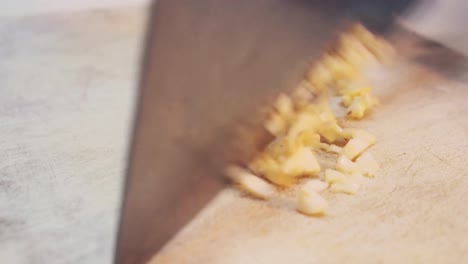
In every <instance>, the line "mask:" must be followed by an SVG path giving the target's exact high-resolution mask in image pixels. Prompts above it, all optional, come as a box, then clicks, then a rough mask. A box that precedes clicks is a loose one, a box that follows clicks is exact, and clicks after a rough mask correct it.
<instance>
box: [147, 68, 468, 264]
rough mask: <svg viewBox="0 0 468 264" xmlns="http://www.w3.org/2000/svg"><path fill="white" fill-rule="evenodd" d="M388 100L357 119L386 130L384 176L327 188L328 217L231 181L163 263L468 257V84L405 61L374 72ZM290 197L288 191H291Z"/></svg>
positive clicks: (379, 132) (379, 153) (378, 131)
mask: <svg viewBox="0 0 468 264" xmlns="http://www.w3.org/2000/svg"><path fill="white" fill-rule="evenodd" d="M373 80H374V82H375V83H376V88H377V93H378V94H379V95H380V99H381V106H380V107H379V108H378V109H377V110H376V111H375V112H374V113H373V114H372V115H371V116H370V117H369V118H368V119H366V120H364V121H362V122H358V123H356V124H353V126H358V127H363V128H366V129H368V130H369V131H371V132H372V133H373V134H375V135H376V136H377V138H378V141H377V144H376V146H375V147H373V149H372V151H373V153H374V154H375V156H376V158H377V159H378V160H379V161H380V164H381V167H382V169H381V171H380V173H379V174H378V176H377V177H376V178H375V179H373V180H370V181H368V182H366V183H365V184H364V187H363V188H362V189H361V190H360V192H359V193H358V194H357V195H356V196H348V195H344V194H325V196H326V198H327V199H328V201H329V204H330V210H329V212H328V213H327V214H326V216H324V217H321V218H309V217H306V216H304V215H301V214H298V213H297V212H296V211H295V208H294V199H288V198H280V199H278V198H275V199H274V200H273V201H272V202H269V203H268V202H262V201H258V200H252V199H250V198H247V197H245V196H243V195H241V194H239V192H237V191H235V190H232V189H228V190H225V191H224V192H222V193H221V194H219V196H218V197H217V198H216V199H215V200H213V201H212V203H211V204H210V205H209V206H208V207H207V208H206V209H205V210H204V211H202V212H201V213H200V215H199V216H198V217H197V218H196V219H195V220H194V221H193V222H192V223H191V224H190V225H188V226H187V227H186V228H185V229H184V230H182V232H181V233H179V234H178V236H177V237H176V238H175V239H174V240H173V241H171V242H170V243H169V244H168V245H167V246H166V247H165V248H164V249H163V250H162V251H161V252H160V254H158V255H156V256H155V257H154V258H153V260H152V262H151V263H152V264H159V263H179V264H181V263H210V264H214V263H223V264H231V263H232V264H234V263H242V264H254V263H255V264H263V263H265V264H267V263H268V264H272V263H307V264H308V263H462V262H463V261H464V260H466V259H468V235H467V234H468V206H467V203H468V169H467V167H466V161H467V154H468V105H467V102H468V86H467V84H466V82H464V81H463V79H454V78H451V79H450V80H449V79H447V77H446V76H442V75H438V74H435V73H434V72H432V70H429V69H426V67H424V68H422V67H420V66H419V65H415V64H412V63H407V62H405V61H397V62H396V63H395V64H394V65H393V66H389V67H388V68H387V69H386V70H385V71H383V72H380V73H377V74H375V75H374V79H373ZM286 197H288V196H286Z"/></svg>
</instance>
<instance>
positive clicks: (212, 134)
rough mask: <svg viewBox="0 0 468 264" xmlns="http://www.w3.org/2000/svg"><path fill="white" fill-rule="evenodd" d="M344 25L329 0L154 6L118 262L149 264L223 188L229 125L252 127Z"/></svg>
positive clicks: (220, 0) (174, 0) (211, 0)
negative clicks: (262, 108)
mask: <svg viewBox="0 0 468 264" xmlns="http://www.w3.org/2000/svg"><path fill="white" fill-rule="evenodd" d="M345 25H346V18H345V17H344V16H343V13H342V10H341V9H340V6H339V5H338V4H337V3H336V2H335V1H313V0H309V1H307V0H293V1H285V0H236V1H232V0H198V1H192V0H160V1H157V3H156V4H155V5H154V6H153V8H152V14H151V19H150V22H149V34H148V38H147V44H146V52H145V54H144V63H143V69H142V76H141V83H140V92H139V104H138V108H137V114H136V119H135V128H134V132H133V141H132V146H131V151H130V157H129V168H128V173H127V179H126V182H125V191H124V201H123V206H122V212H121V220H120V229H119V234H118V242H117V246H116V254H115V263H119V264H123V263H144V262H145V261H147V260H148V258H149V257H150V256H151V255H152V254H154V253H155V252H157V251H158V250H159V249H160V248H161V247H162V246H163V245H164V244H165V243H166V242H167V241H168V240H169V239H171V237H172V236H173V235H174V234H175V233H176V232H177V231H178V230H179V229H180V228H181V227H182V226H183V225H185V224H186V223H187V222H188V221H189V220H190V219H191V218H192V217H193V216H194V215H195V214H196V213H197V212H198V211H199V210H200V209H201V208H202V207H203V206H204V205H205V204H206V202H208V201H209V200H210V199H211V198H212V197H213V196H214V195H215V194H216V193H217V192H218V191H219V190H220V189H221V188H222V187H223V185H224V184H223V180H222V177H221V176H220V168H221V166H222V164H223V162H224V158H225V156H224V155H223V154H222V153H224V152H225V151H226V149H227V153H229V152H230V151H231V150H229V149H228V148H229V146H230V144H229V143H230V142H232V141H231V140H232V137H233V135H234V134H236V133H235V131H236V130H235V128H238V127H241V128H245V127H256V126H257V125H258V122H253V123H252V122H250V123H249V121H250V120H257V119H256V118H254V117H255V116H256V114H255V113H256V110H257V109H258V108H259V106H263V105H267V104H268V102H270V101H271V100H272V99H273V98H274V97H275V96H276V95H278V93H279V92H281V91H285V90H287V89H289V88H293V87H294V86H295V85H297V84H298V82H299V81H300V80H301V79H302V78H303V77H304V73H305V72H304V71H305V70H306V69H307V68H308V65H309V64H310V63H311V62H312V61H314V59H316V58H318V56H319V55H320V53H321V51H322V50H323V48H324V47H326V46H327V44H328V42H329V41H330V40H331V39H332V38H333V36H334V35H335V34H336V32H338V31H339V30H340V29H342V28H343V27H344V26H345ZM248 133H251V132H248ZM254 134H255V132H252V135H254ZM256 141H257V139H255V140H251V141H249V140H247V141H243V142H244V143H239V144H240V145H238V146H237V147H238V148H237V149H249V148H251V149H255V146H253V145H254V144H250V143H248V142H256ZM239 146H240V147H239ZM242 155H243V156H246V155H248V154H246V153H243V154H242Z"/></svg>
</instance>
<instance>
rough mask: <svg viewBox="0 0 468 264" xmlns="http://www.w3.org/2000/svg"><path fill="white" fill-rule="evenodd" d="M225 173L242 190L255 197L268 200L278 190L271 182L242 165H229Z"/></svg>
mask: <svg viewBox="0 0 468 264" xmlns="http://www.w3.org/2000/svg"><path fill="white" fill-rule="evenodd" d="M225 173H226V175H227V176H228V177H229V178H230V179H231V180H232V181H234V182H235V183H236V184H237V185H238V186H239V187H240V188H241V189H242V190H244V191H245V192H247V193H248V194H250V195H252V196H253V197H256V198H259V199H264V200H266V199H269V198H270V197H272V196H273V195H274V194H275V192H276V190H275V188H274V187H273V186H272V185H271V184H270V183H268V182H267V181H265V180H264V179H262V178H260V177H258V176H256V175H255V174H253V173H251V172H249V171H247V170H245V169H243V168H241V167H238V166H229V167H227V168H226V171H225Z"/></svg>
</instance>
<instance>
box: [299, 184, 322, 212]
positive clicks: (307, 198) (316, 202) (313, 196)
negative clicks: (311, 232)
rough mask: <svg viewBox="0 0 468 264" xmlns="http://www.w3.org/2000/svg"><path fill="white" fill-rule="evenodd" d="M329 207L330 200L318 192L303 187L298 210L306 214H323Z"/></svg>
mask: <svg viewBox="0 0 468 264" xmlns="http://www.w3.org/2000/svg"><path fill="white" fill-rule="evenodd" d="M327 209H328V202H327V201H326V200H325V199H324V198H323V197H322V196H321V195H320V194H318V193H317V192H314V191H310V190H307V189H305V188H303V189H301V191H300V192H299V195H298V199H297V210H298V211H299V212H301V213H303V214H305V215H309V216H318V215H323V214H324V213H325V212H326V211H327Z"/></svg>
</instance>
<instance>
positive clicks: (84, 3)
mask: <svg viewBox="0 0 468 264" xmlns="http://www.w3.org/2000/svg"><path fill="white" fill-rule="evenodd" d="M150 1H151V0H2V2H1V6H0V15H8V16H18V15H32V14H41V13H50V12H70V11H78V10H91V9H99V8H100V9H105V8H107V9H108V8H118V7H134V6H143V5H147V4H148V3H149V2H150Z"/></svg>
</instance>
